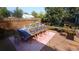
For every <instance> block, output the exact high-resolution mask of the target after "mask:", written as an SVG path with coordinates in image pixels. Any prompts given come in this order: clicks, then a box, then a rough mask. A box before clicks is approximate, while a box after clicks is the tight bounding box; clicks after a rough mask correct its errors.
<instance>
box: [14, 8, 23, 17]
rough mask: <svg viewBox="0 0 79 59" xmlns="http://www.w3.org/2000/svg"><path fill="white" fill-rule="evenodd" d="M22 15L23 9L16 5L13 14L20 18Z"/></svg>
mask: <svg viewBox="0 0 79 59" xmlns="http://www.w3.org/2000/svg"><path fill="white" fill-rule="evenodd" d="M22 15H23V11H22V10H21V9H20V8H18V7H16V10H14V13H13V16H14V17H18V18H21V17H22Z"/></svg>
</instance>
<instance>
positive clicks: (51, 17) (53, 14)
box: [45, 7, 67, 25]
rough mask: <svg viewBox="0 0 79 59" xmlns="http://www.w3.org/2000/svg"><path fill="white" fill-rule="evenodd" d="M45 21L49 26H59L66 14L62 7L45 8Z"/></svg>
mask: <svg viewBox="0 0 79 59" xmlns="http://www.w3.org/2000/svg"><path fill="white" fill-rule="evenodd" d="M45 11H46V19H47V22H49V23H50V25H60V24H61V23H62V21H63V19H64V18H65V17H67V13H66V11H65V10H64V8H63V7H46V8H45Z"/></svg>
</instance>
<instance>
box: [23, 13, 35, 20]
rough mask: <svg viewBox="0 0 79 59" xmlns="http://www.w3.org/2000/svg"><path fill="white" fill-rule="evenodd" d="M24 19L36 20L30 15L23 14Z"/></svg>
mask: <svg viewBox="0 0 79 59" xmlns="http://www.w3.org/2000/svg"><path fill="white" fill-rule="evenodd" d="M22 18H24V19H25V18H26V19H31V18H34V16H33V15H30V14H23V16H22Z"/></svg>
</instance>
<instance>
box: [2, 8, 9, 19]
mask: <svg viewBox="0 0 79 59" xmlns="http://www.w3.org/2000/svg"><path fill="white" fill-rule="evenodd" d="M9 16H10V13H9V10H7V8H6V7H1V8H0V17H1V18H4V17H9Z"/></svg>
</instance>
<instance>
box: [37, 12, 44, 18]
mask: <svg viewBox="0 0 79 59" xmlns="http://www.w3.org/2000/svg"><path fill="white" fill-rule="evenodd" d="M44 16H45V14H44V13H43V12H40V13H38V16H37V17H38V18H43V17H44Z"/></svg>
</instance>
